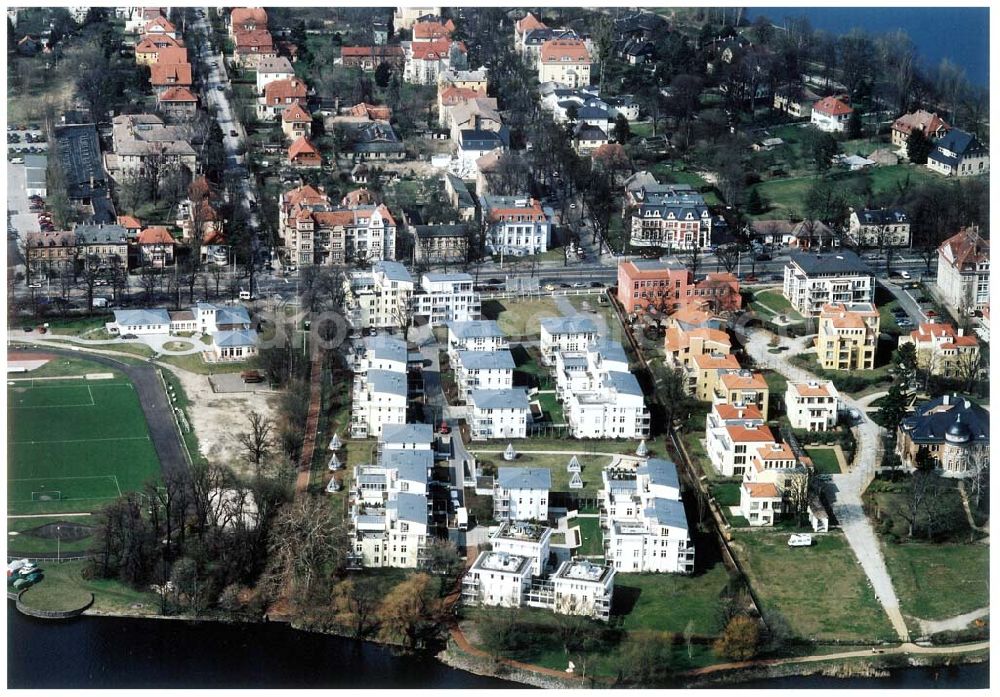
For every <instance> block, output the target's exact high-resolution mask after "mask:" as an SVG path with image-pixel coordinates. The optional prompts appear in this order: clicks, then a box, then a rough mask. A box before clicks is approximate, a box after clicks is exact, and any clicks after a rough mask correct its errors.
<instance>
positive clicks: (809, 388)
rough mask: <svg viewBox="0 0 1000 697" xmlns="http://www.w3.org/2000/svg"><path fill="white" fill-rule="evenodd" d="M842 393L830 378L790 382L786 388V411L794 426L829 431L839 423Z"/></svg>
mask: <svg viewBox="0 0 1000 697" xmlns="http://www.w3.org/2000/svg"><path fill="white" fill-rule="evenodd" d="M839 403H840V394H839V393H838V392H837V388H836V387H834V386H833V382H832V381H830V380H812V381H810V382H789V383H788V387H787V388H786V389H785V411H786V412H787V414H788V421H789V422H790V423H791V425H792V428H803V429H805V430H807V431H829V430H830V429H832V428H833V427H835V426H836V425H837V407H838V405H839Z"/></svg>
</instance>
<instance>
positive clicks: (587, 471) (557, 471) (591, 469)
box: [469, 446, 611, 497]
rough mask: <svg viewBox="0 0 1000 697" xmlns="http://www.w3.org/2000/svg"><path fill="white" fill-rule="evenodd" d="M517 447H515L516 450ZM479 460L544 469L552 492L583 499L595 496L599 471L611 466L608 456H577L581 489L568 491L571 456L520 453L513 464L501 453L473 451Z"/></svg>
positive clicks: (599, 475)
mask: <svg viewBox="0 0 1000 697" xmlns="http://www.w3.org/2000/svg"><path fill="white" fill-rule="evenodd" d="M516 447H517V446H515V448H516ZM469 452H471V453H475V454H476V458H477V459H479V460H488V461H490V462H492V463H493V464H495V465H496V466H497V467H544V468H546V469H548V470H549V472H550V473H551V475H552V491H566V492H568V491H573V492H576V493H578V494H579V495H580V496H584V497H587V496H589V497H594V496H597V492H598V490H599V489H600V488H601V470H603V469H604V467H605V466H606V465H609V464H611V456H610V455H577V456H576V459H577V460H579V461H580V466H581V468H582V471H581V472H580V477H581V478H582V479H583V488H582V489H570V488H569V480H570V477H572V476H573V475H572V474H570V473H569V472H567V471H566V465H567V464H569V460H570V458H571V457H573V456H572V455H537V454H534V453H530V454H526V453H520V454H518V456H517V459H516V460H514V462H506V461H504V459H503V455H502V454H501V453H482V452H477V451H475V450H470V451H469Z"/></svg>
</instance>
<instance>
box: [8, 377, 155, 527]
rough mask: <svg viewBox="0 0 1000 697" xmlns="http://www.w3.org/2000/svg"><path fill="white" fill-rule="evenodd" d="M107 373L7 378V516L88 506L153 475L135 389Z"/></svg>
mask: <svg viewBox="0 0 1000 697" xmlns="http://www.w3.org/2000/svg"><path fill="white" fill-rule="evenodd" d="M95 368H99V369H100V371H101V372H103V373H105V374H109V373H108V370H107V368H104V367H103V366H95ZM95 372H96V371H95ZM110 375H112V376H113V377H111V379H91V380H87V379H85V378H83V377H82V376H81V377H77V378H71V379H60V380H37V379H23V380H21V379H13V380H8V383H7V415H8V425H7V429H8V431H7V437H8V440H7V462H8V466H7V483H8V489H7V511H8V513H9V514H14V515H17V514H30V513H69V512H78V511H79V512H83V511H91V510H94V509H97V508H101V507H102V506H104V505H106V504H108V503H109V502H110V501H112V500H113V499H115V498H117V497H118V496H120V495H121V494H123V493H125V492H128V491H137V490H139V489H141V488H142V485H143V484H144V483H145V482H147V481H149V480H150V479H157V480H158V479H159V478H160V466H159V460H158V459H157V457H156V451H155V449H154V448H153V443H152V441H151V440H150V439H149V432H148V429H147V428H146V420H145V417H144V415H143V412H142V408H141V407H140V405H139V399H138V397H137V395H136V393H135V390H134V388H133V387H132V384H131V383H130V382H129V381H128V379H127V378H126V377H125V376H124V375H122V374H120V373H110Z"/></svg>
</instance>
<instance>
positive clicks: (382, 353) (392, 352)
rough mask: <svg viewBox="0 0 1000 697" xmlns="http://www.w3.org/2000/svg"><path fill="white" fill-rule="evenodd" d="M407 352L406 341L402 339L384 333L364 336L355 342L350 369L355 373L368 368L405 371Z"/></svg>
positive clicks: (362, 371) (365, 370) (364, 371)
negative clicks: (361, 339)
mask: <svg viewBox="0 0 1000 697" xmlns="http://www.w3.org/2000/svg"><path fill="white" fill-rule="evenodd" d="M407 354H408V351H407V348H406V342H405V341H403V340H402V339H397V338H396V337H394V336H387V335H385V334H379V335H378V336H369V337H365V339H364V340H363V341H361V342H359V343H357V344H355V351H354V353H353V355H352V361H351V369H352V370H353V371H354V372H355V373H367V372H368V370H370V369H376V370H388V371H392V372H396V373H405V372H406V368H407Z"/></svg>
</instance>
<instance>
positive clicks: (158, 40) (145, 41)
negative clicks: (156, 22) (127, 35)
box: [135, 34, 184, 55]
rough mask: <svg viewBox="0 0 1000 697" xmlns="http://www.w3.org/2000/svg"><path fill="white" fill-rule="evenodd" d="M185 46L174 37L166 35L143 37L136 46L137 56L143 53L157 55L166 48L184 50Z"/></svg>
mask: <svg viewBox="0 0 1000 697" xmlns="http://www.w3.org/2000/svg"><path fill="white" fill-rule="evenodd" d="M183 47H184V44H183V43H181V42H180V41H178V40H177V39H175V38H173V37H172V36H167V35H165V34H157V35H155V36H143V37H142V38H141V39H139V43H137V44H136V45H135V52H136V55H138V54H142V53H157V52H159V51H162V50H164V49H165V48H183Z"/></svg>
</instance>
